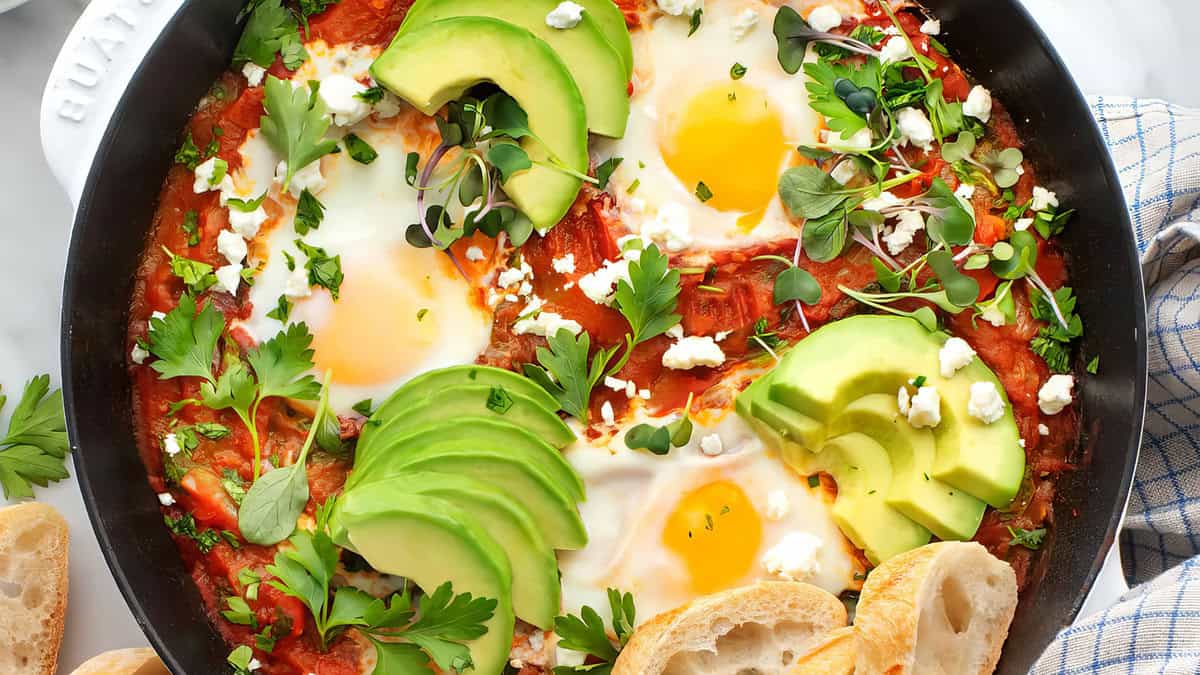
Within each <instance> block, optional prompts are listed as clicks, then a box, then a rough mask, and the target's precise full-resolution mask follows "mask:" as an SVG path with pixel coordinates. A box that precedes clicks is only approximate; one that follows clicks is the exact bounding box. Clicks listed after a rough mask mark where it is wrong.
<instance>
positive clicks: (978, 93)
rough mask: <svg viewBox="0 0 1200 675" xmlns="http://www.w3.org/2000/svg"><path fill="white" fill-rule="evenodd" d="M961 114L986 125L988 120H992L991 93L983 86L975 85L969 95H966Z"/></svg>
mask: <svg viewBox="0 0 1200 675" xmlns="http://www.w3.org/2000/svg"><path fill="white" fill-rule="evenodd" d="M963 114H964V115H969V116H971V117H974V118H975V119H977V120H979V121H980V122H983V123H984V124H987V122H988V120H990V119H992V92H990V91H988V90H987V89H986V88H985V87H983V86H980V85H978V84H977V85H975V87H974V88H972V89H971V93H970V94H967V100H966V101H964V102H963Z"/></svg>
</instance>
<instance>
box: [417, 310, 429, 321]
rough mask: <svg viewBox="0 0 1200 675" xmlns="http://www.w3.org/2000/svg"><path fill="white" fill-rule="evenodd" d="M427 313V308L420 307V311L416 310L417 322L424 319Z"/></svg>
mask: <svg viewBox="0 0 1200 675" xmlns="http://www.w3.org/2000/svg"><path fill="white" fill-rule="evenodd" d="M428 313H429V310H428V309H427V308H425V307H422V308H421V309H418V310H417V321H420V320H422V319H424V318H425V315H426V314H428Z"/></svg>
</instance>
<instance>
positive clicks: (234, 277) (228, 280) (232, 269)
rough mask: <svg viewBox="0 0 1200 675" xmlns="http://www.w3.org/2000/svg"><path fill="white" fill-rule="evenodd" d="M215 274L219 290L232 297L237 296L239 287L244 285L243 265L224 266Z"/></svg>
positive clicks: (231, 264)
mask: <svg viewBox="0 0 1200 675" xmlns="http://www.w3.org/2000/svg"><path fill="white" fill-rule="evenodd" d="M214 274H215V275H216V277H217V288H219V289H221V290H222V291H225V292H226V293H229V294H230V295H237V290H238V286H239V285H241V283H242V265H241V263H230V264H228V265H222V266H221V267H218V268H217V271H216V272H214Z"/></svg>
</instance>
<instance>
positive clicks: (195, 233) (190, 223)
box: [179, 209, 200, 246]
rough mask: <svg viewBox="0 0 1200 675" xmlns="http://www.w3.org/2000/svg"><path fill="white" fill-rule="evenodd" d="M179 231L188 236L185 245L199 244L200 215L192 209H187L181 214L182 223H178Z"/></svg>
mask: <svg viewBox="0 0 1200 675" xmlns="http://www.w3.org/2000/svg"><path fill="white" fill-rule="evenodd" d="M179 229H181V230H183V233H184V234H186V235H187V236H188V238H187V245H188V246H196V245H197V244H199V243H200V214H199V213H197V212H196V211H195V210H194V209H188V210H187V211H185V212H184V213H183V222H182V223H180V225H179Z"/></svg>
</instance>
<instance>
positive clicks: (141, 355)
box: [129, 342, 150, 366]
mask: <svg viewBox="0 0 1200 675" xmlns="http://www.w3.org/2000/svg"><path fill="white" fill-rule="evenodd" d="M148 358H150V352H148V351H146V350H145V349H142V346H141V345H140V344H138V343H136V342H135V343H133V349H131V350H129V360H130V361H133V362H134V363H136V364H138V365H139V366H140V365H142V364H143V363H145V362H146V359H148Z"/></svg>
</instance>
